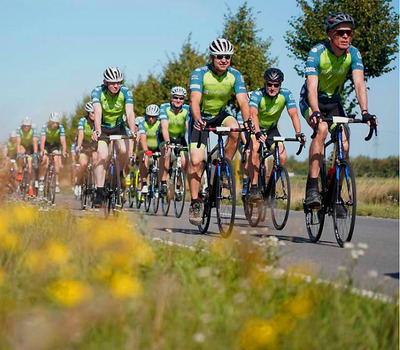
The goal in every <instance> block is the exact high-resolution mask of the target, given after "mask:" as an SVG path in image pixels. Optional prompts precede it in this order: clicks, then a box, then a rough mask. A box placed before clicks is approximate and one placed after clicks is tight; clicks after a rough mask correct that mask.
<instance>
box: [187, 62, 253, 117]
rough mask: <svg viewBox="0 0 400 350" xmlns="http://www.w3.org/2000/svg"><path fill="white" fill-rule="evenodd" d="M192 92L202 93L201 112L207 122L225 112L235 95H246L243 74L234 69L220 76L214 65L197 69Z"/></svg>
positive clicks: (229, 68) (193, 74)
mask: <svg viewBox="0 0 400 350" xmlns="http://www.w3.org/2000/svg"><path fill="white" fill-rule="evenodd" d="M190 91H199V92H201V93H202V97H201V103H200V111H201V116H202V118H203V119H205V120H210V119H212V118H214V117H215V116H217V115H218V114H219V113H220V112H222V111H224V109H225V107H226V105H227V103H228V101H229V100H230V99H231V97H232V95H233V94H239V93H246V88H245V86H244V80H243V77H242V74H240V72H239V71H237V70H236V69H234V68H232V67H228V69H227V71H226V72H224V74H222V76H218V75H217V74H215V73H214V71H213V70H212V64H211V63H210V64H208V65H206V66H202V67H199V68H196V69H195V70H194V71H193V72H192V74H191V76H190Z"/></svg>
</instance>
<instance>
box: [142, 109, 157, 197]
mask: <svg viewBox="0 0 400 350" xmlns="http://www.w3.org/2000/svg"><path fill="white" fill-rule="evenodd" d="M159 115H160V108H159V107H158V106H157V105H156V104H151V105H148V106H147V107H146V117H145V119H142V121H141V122H140V124H139V134H140V139H139V169H140V177H141V178H142V191H141V193H142V194H147V192H148V187H147V180H146V178H147V169H148V167H149V161H148V157H149V156H150V155H151V154H152V153H153V152H156V151H159V148H158V140H157V139H158V136H157V135H158V133H159V129H160V120H159Z"/></svg>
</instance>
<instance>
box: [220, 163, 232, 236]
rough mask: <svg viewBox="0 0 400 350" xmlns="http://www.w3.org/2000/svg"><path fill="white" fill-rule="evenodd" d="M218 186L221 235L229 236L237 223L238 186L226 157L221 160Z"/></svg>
mask: <svg viewBox="0 0 400 350" xmlns="http://www.w3.org/2000/svg"><path fill="white" fill-rule="evenodd" d="M216 186H217V187H216V198H215V207H216V210H217V224H218V228H219V232H220V234H221V236H222V237H223V238H228V237H229V236H230V235H231V233H232V230H233V225H234V223H235V213H236V187H235V179H234V171H233V167H232V163H231V161H230V160H229V159H228V158H226V157H223V158H222V159H220V160H219V163H218V174H217V183H216Z"/></svg>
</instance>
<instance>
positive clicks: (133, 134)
mask: <svg viewBox="0 0 400 350" xmlns="http://www.w3.org/2000/svg"><path fill="white" fill-rule="evenodd" d="M131 134H132V139H134V140H137V132H136V131H135V130H131Z"/></svg>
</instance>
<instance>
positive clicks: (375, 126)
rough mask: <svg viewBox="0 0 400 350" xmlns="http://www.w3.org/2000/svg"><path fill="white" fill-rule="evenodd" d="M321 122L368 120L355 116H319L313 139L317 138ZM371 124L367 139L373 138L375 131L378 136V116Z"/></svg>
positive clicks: (335, 122) (361, 121)
mask: <svg viewBox="0 0 400 350" xmlns="http://www.w3.org/2000/svg"><path fill="white" fill-rule="evenodd" d="M320 122H332V123H334V124H367V122H365V121H363V120H362V119H356V118H355V116H354V117H353V116H352V117H340V116H332V117H328V118H319V120H318V121H317V124H315V126H314V131H313V134H312V135H311V139H315V137H316V136H317V133H318V125H319V123H320ZM370 123H371V125H370V126H369V133H368V135H367V136H366V137H365V138H364V140H365V141H369V140H371V138H372V134H373V133H374V131H375V136H378V128H377V125H376V118H373V119H372V120H371V121H370Z"/></svg>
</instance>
